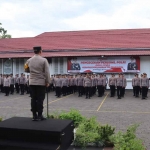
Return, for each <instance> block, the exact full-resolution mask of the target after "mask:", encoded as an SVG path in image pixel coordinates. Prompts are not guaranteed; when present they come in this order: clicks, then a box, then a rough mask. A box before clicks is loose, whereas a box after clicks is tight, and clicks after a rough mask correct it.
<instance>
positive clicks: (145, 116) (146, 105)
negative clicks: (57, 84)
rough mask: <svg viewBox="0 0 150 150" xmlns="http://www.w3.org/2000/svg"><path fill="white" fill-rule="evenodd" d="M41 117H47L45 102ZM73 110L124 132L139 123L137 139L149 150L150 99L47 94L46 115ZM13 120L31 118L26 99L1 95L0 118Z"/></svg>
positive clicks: (28, 99) (107, 92)
mask: <svg viewBox="0 0 150 150" xmlns="http://www.w3.org/2000/svg"><path fill="white" fill-rule="evenodd" d="M44 102H45V108H44V113H45V114H46V99H45V101H44ZM71 108H75V109H78V110H80V111H81V113H82V114H83V115H85V116H88V117H91V116H96V117H97V119H98V121H99V122H100V123H101V124H110V125H112V126H115V127H116V130H117V131H118V130H123V131H125V130H126V128H127V126H129V125H131V124H135V123H138V124H140V127H139V128H138V130H137V135H138V137H140V138H141V139H143V141H144V143H145V145H146V146H147V150H150V99H149V98H147V100H141V98H135V97H133V93H132V91H126V94H125V97H124V98H122V99H119V100H118V99H117V98H116V97H114V98H111V97H110V96H109V91H106V92H105V96H103V97H97V96H96V95H95V96H94V97H92V98H91V99H85V97H78V95H77V94H72V95H68V96H65V97H61V98H56V97H55V93H54V92H51V93H49V113H51V112H54V111H57V110H66V111H67V110H70V109H71ZM14 116H21V117H31V116H32V114H31V112H30V97H29V95H27V94H25V95H23V96H22V95H18V94H14V95H10V96H7V97H6V96H4V93H0V117H2V118H3V119H7V118H10V117H14Z"/></svg>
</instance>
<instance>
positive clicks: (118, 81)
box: [116, 73, 124, 99]
mask: <svg viewBox="0 0 150 150" xmlns="http://www.w3.org/2000/svg"><path fill="white" fill-rule="evenodd" d="M123 86H124V80H123V78H122V74H121V73H119V74H118V77H117V78H116V87H117V96H118V99H121V96H122V87H123Z"/></svg>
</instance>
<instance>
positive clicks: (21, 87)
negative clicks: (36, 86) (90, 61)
mask: <svg viewBox="0 0 150 150" xmlns="http://www.w3.org/2000/svg"><path fill="white" fill-rule="evenodd" d="M50 81H51V83H50V86H49V87H48V89H49V91H50V90H52V91H54V90H55V92H56V96H57V97H61V96H66V95H68V94H72V93H76V92H78V96H79V97H82V96H84V95H85V98H86V99H88V98H89V99H90V98H91V97H92V96H93V95H95V94H96V92H97V93H98V94H97V95H98V97H102V96H103V95H104V93H105V90H106V87H107V85H108V86H109V87H110V97H114V96H115V95H116V92H117V97H118V99H121V98H122V97H124V94H125V88H126V86H127V81H126V78H125V76H124V74H122V73H119V74H117V75H116V76H115V74H111V77H110V78H109V79H108V78H107V77H106V75H105V74H96V75H95V74H78V75H52V76H51V78H50ZM132 86H133V96H135V97H139V95H142V97H141V98H142V99H146V98H147V93H148V88H149V78H147V74H146V73H143V74H141V76H140V77H139V75H138V74H135V77H134V78H133V79H132ZM14 89H15V90H16V93H20V95H24V92H26V93H30V94H31V90H30V87H29V75H27V77H26V76H25V74H23V73H22V74H20V76H19V74H16V76H15V77H13V75H12V74H11V75H0V91H1V92H3V93H5V96H8V95H9V94H14ZM116 89H117V90H116Z"/></svg>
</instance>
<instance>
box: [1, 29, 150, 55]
mask: <svg viewBox="0 0 150 150" xmlns="http://www.w3.org/2000/svg"><path fill="white" fill-rule="evenodd" d="M149 39H150V29H123V30H93V31H65V32H46V33H43V34H40V35H38V36H36V37H33V38H12V39H1V40H0V52H11V51H13V52H14V51H16V52H19V51H20V52H23V53H22V55H21V53H20V54H19V55H18V54H15V56H17V55H18V57H28V56H29V55H32V54H31V53H27V54H26V51H27V50H31V51H32V47H33V46H37V45H40V46H42V48H43V50H54V51H55V50H59V52H57V51H55V53H52V52H51V53H46V52H45V54H47V55H49V56H52V57H56V56H57V57H58V55H59V56H74V55H76V56H78V55H79V56H81V55H84V56H91V55H110V54H111V55H127V54H128V55H129V54H130V55H133V54H134V55H137V54H140V55H150V53H149V51H148V50H147V51H138V52H136V51H133V50H132V51H127V52H126V51H125V52H123V51H116V52H115V51H113V52H112V51H109V52H107V51H102V49H114V50H115V49H122V48H123V49H124V50H125V49H137V48H140V49H142V48H143V49H144V48H148V49H149V48H150V42H149ZM83 49H91V51H92V52H89V51H88V52H85V51H84V52H82V51H79V50H83ZM96 49H99V50H100V51H94V50H96ZM64 50H70V51H68V52H63V51H64ZM60 51H62V52H61V53H60ZM75 51H76V52H75ZM52 54H53V55H52ZM1 55H2V56H1ZM8 55H9V57H10V56H11V57H14V54H0V58H2V57H3V58H6V57H5V56H8ZM20 55H21V56H20Z"/></svg>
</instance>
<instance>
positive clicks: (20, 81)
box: [19, 73, 26, 95]
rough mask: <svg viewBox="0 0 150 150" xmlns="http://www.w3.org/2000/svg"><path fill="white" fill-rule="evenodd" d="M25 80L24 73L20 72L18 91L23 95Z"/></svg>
mask: <svg viewBox="0 0 150 150" xmlns="http://www.w3.org/2000/svg"><path fill="white" fill-rule="evenodd" d="M25 82H26V79H25V77H24V74H23V73H21V77H20V78H19V85H20V91H21V94H20V95H24V88H25V87H24V86H25Z"/></svg>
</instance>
